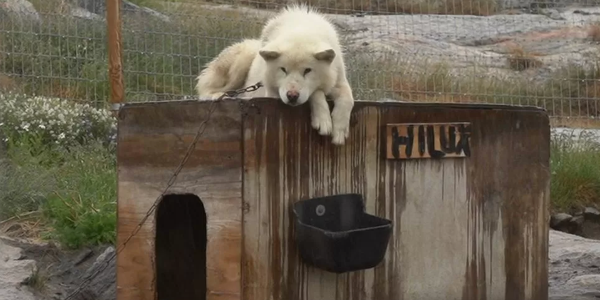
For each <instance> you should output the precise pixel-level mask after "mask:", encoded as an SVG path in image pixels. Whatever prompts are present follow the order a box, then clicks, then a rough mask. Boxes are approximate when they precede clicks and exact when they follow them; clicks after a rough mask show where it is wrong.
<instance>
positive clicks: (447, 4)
mask: <svg viewBox="0 0 600 300" xmlns="http://www.w3.org/2000/svg"><path fill="white" fill-rule="evenodd" d="M208 2H212V1H208ZM214 2H218V1H214ZM301 2H304V3H308V4H311V5H313V6H316V7H318V8H320V10H321V11H324V12H327V13H335V14H353V13H361V12H367V13H369V14H447V15H476V16H489V15H493V14H495V13H497V12H498V11H499V7H498V4H497V2H496V1H494V0H403V1H375V0H362V1H353V0H306V1H301ZM237 3H239V4H241V5H247V6H252V7H256V8H263V9H275V8H277V7H280V6H281V5H283V4H285V3H286V2H284V1H281V0H259V1H251V0H239V1H237Z"/></svg>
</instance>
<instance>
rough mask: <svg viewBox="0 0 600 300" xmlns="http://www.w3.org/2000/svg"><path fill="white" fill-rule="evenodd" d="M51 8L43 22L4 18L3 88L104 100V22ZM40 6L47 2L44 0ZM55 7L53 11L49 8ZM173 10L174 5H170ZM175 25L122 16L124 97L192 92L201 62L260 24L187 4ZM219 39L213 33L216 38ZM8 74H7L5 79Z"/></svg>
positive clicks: (0, 45)
mask: <svg viewBox="0 0 600 300" xmlns="http://www.w3.org/2000/svg"><path fill="white" fill-rule="evenodd" d="M61 1H62V0H51V1H48V2H53V3H54V4H55V5H53V6H50V4H49V3H46V2H39V3H38V6H40V7H46V8H44V9H45V10H44V11H43V12H45V13H44V14H42V21H43V22H41V23H39V24H36V23H34V22H20V21H17V20H14V19H10V18H4V19H3V20H1V21H0V74H4V75H3V76H2V77H3V78H0V89H2V88H5V89H6V88H7V87H9V86H13V88H12V89H13V90H14V89H15V88H14V86H18V88H17V90H18V91H19V92H22V93H26V94H31V95H34V94H35V95H46V96H54V97H62V98H68V99H76V100H87V101H92V102H95V103H100V104H102V103H104V102H105V101H106V99H108V98H109V84H108V73H107V71H106V68H107V64H108V58H107V43H106V27H105V24H104V23H103V22H102V21H95V20H82V19H77V18H72V17H67V16H65V15H60V14H58V13H60V12H62V10H64V8H61V6H60V5H59V4H60V3H62V2H61ZM42 3H43V4H42ZM53 8H56V9H59V10H60V11H58V12H56V11H53V10H51V9H53ZM164 10H165V11H167V13H168V11H169V8H168V7H167V8H165V9H164ZM175 19H176V20H175V21H173V22H167V21H163V20H160V19H157V18H152V19H150V20H149V18H148V17H147V16H143V15H136V14H129V15H127V17H124V18H123V25H122V27H123V40H124V41H125V43H124V46H123V48H124V49H123V61H124V73H125V78H124V81H125V84H126V87H125V88H126V99H127V101H130V102H132V101H147V100H165V99H172V98H177V97H180V96H181V95H185V94H191V92H192V91H193V86H194V85H195V78H196V76H197V75H198V73H199V71H200V69H201V68H202V66H203V65H204V64H205V63H206V62H208V60H209V59H211V58H212V57H214V56H215V55H216V54H217V53H218V52H220V51H221V50H222V49H223V48H225V47H226V46H227V45H229V44H230V43H231V42H232V41H234V40H237V39H240V38H241V37H243V36H247V35H256V34H258V30H259V27H258V25H259V23H257V22H258V21H253V20H251V19H248V18H243V16H241V14H240V13H236V12H223V13H220V14H215V13H212V12H209V11H206V10H203V9H200V8H196V9H194V8H186V11H185V15H183V16H182V15H180V16H179V17H178V18H175ZM217 36H218V37H219V38H215V37H217ZM6 76H8V77H9V78H6Z"/></svg>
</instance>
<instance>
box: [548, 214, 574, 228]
mask: <svg viewBox="0 0 600 300" xmlns="http://www.w3.org/2000/svg"><path fill="white" fill-rule="evenodd" d="M572 218H573V216H571V215H569V214H566V213H558V214H555V215H553V216H552V217H551V218H550V228H552V229H556V230H560V229H558V228H561V227H564V226H565V225H567V224H568V223H569V221H571V219H572ZM560 231H563V230H560Z"/></svg>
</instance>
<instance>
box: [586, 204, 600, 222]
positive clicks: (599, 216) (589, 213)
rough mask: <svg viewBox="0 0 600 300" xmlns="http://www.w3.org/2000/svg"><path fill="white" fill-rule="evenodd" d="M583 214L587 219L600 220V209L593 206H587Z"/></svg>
mask: <svg viewBox="0 0 600 300" xmlns="http://www.w3.org/2000/svg"><path fill="white" fill-rule="evenodd" d="M583 215H584V216H585V220H586V221H587V220H590V221H600V211H598V210H597V209H595V208H593V207H586V208H585V210H584V211H583Z"/></svg>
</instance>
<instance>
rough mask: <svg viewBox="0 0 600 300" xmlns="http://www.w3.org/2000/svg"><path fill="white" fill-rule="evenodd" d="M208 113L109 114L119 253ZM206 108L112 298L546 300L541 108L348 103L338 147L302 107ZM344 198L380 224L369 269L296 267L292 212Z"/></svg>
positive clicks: (162, 107)
mask: <svg viewBox="0 0 600 300" xmlns="http://www.w3.org/2000/svg"><path fill="white" fill-rule="evenodd" d="M210 105H211V102H198V101H174V102H159V103H156V102H154V103H153V102H150V103H132V104H127V105H125V106H124V107H123V108H122V109H121V111H120V113H119V129H118V130H119V132H118V243H119V245H120V244H122V243H123V242H124V241H126V240H127V239H128V238H129V236H130V234H131V232H132V231H133V230H134V229H135V228H136V226H138V224H139V223H140V222H141V221H142V220H143V218H144V217H145V216H146V215H147V212H148V211H149V210H150V209H151V207H152V206H153V204H154V203H155V200H157V199H161V197H160V196H161V194H162V193H163V190H164V189H165V188H166V187H167V184H168V183H169V181H170V180H171V177H172V175H173V173H174V172H175V171H176V170H177V168H178V166H179V164H180V162H181V161H182V159H183V158H184V155H185V154H186V151H187V150H188V147H189V145H190V143H191V142H192V141H193V139H194V136H195V135H196V132H197V130H198V128H199V127H200V126H202V123H203V122H205V120H206V118H207V116H208V108H209V106H210ZM215 105H216V106H215V111H214V113H213V114H212V116H211V119H210V120H209V121H208V122H206V123H205V126H206V128H205V130H204V132H203V134H202V135H201V136H200V138H199V140H198V142H197V144H196V146H195V148H194V150H193V151H192V152H191V155H190V156H189V159H188V160H187V163H186V164H185V166H184V167H183V168H182V169H181V172H180V173H179V176H178V178H177V180H176V181H175V183H174V185H173V186H172V187H171V188H170V189H169V190H168V192H167V194H166V195H165V196H164V197H162V199H161V201H160V202H158V205H157V208H156V211H154V212H153V213H151V214H150V215H149V218H148V219H147V221H146V222H145V223H144V224H143V225H142V226H141V229H140V230H139V232H138V233H137V234H136V235H134V236H133V237H132V238H131V239H130V240H129V242H128V244H127V246H126V247H125V248H124V250H123V251H122V252H120V253H119V255H118V258H117V287H118V297H117V299H118V300H153V299H158V300H203V299H209V300H238V299H243V300H300V299H303V300H304V299H306V300H335V299H337V300H349V299H356V300H363V299H364V300H401V299H405V300H409V299H410V300H420V299H423V300H436V299H457V300H458V299H461V300H499V299H505V300H546V299H547V290H548V271H547V268H548V266H547V259H548V219H549V216H548V204H549V182H550V174H549V139H550V127H549V119H548V117H547V115H546V113H545V112H544V111H543V110H541V109H537V108H529V107H511V106H500V105H470V104H424V103H422V104H416V103H393V102H362V101H357V103H356V104H355V107H354V110H353V114H352V121H351V132H350V137H349V139H348V140H347V144H346V145H345V146H342V147H337V146H335V145H332V144H331V139H330V137H323V136H320V135H319V134H318V132H317V131H316V130H314V129H312V128H311V125H310V108H309V106H308V105H304V106H301V107H288V106H286V105H284V104H283V103H281V102H280V101H278V100H276V99H253V100H239V99H230V100H224V101H222V102H219V103H216V104H215ZM330 105H331V106H333V105H332V104H330ZM451 133H453V134H451ZM430 141H432V142H431V143H429V142H430ZM407 145H412V146H411V147H407ZM420 157H424V158H420ZM343 193H359V194H361V195H363V197H364V201H365V210H366V211H367V212H368V213H371V214H374V215H377V216H381V217H384V218H387V219H389V220H391V221H392V226H393V229H392V233H391V237H390V239H389V244H388V246H387V252H386V254H385V257H384V259H383V261H382V262H381V263H380V264H378V265H377V266H376V267H374V268H370V269H366V270H362V271H356V272H349V273H342V274H335V273H330V272H327V271H323V270H321V269H318V268H315V267H311V266H308V265H307V264H305V263H304V262H303V260H301V259H300V257H299V255H298V247H297V245H296V244H295V242H294V239H293V235H294V230H293V227H294V226H292V225H293V223H294V221H293V220H294V219H293V215H292V214H291V213H290V207H291V205H292V204H293V203H295V202H297V201H300V200H304V199H309V198H312V197H319V196H328V195H335V194H343ZM316 246H317V245H315V247H316Z"/></svg>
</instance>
